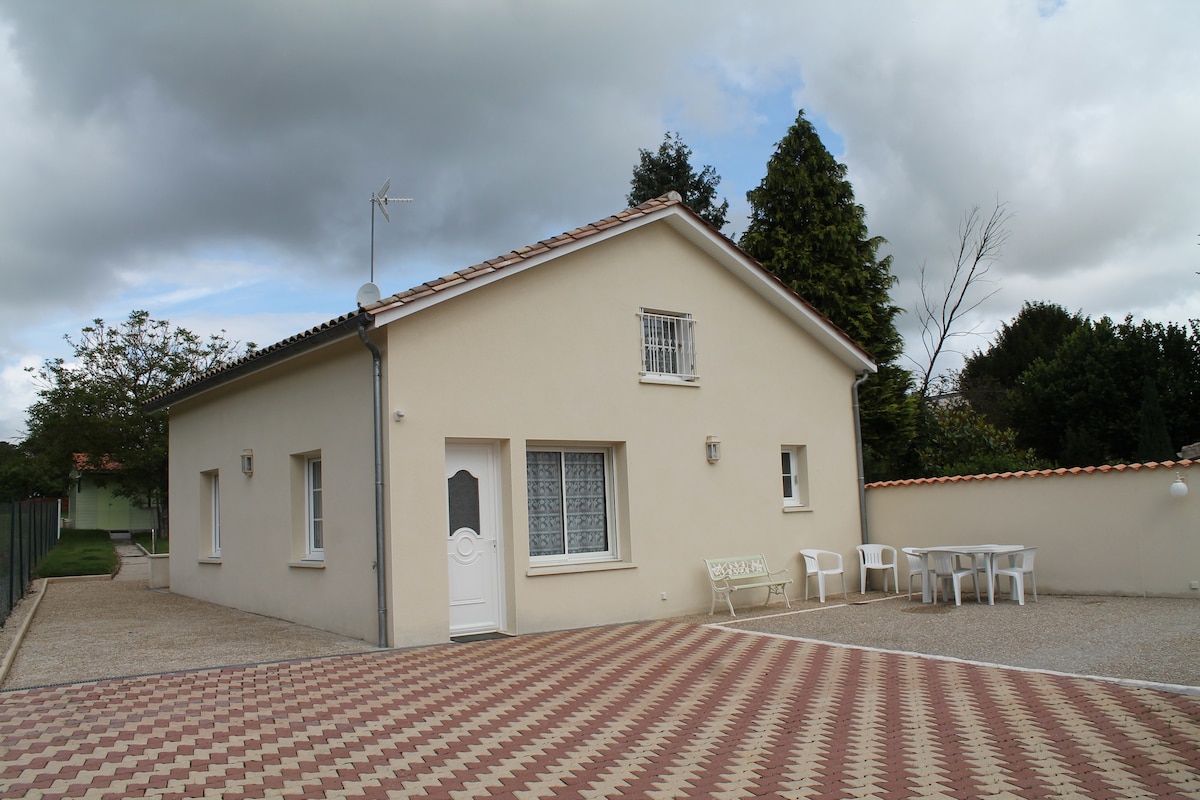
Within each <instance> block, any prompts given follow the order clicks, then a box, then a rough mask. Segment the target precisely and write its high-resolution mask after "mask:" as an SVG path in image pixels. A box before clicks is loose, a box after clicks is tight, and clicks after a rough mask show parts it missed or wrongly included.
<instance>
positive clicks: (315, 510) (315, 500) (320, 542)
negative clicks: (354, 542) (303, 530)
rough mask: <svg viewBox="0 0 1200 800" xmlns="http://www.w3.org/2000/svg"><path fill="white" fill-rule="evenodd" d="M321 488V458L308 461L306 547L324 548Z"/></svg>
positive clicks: (323, 512)
mask: <svg viewBox="0 0 1200 800" xmlns="http://www.w3.org/2000/svg"><path fill="white" fill-rule="evenodd" d="M322 494H323V493H322V490H321V459H319V458H314V459H312V460H311V461H309V462H308V536H309V542H308V549H309V550H310V551H318V550H323V549H325V534H324V530H325V525H324V520H325V510H324V508H323V506H324V503H323V502H322Z"/></svg>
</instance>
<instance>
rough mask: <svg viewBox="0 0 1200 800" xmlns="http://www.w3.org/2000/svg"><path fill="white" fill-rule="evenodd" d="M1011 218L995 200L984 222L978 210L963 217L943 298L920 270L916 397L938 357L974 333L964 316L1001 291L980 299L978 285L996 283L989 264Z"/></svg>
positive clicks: (1000, 249)
mask: <svg viewBox="0 0 1200 800" xmlns="http://www.w3.org/2000/svg"><path fill="white" fill-rule="evenodd" d="M1012 216H1013V215H1012V212H1010V211H1009V210H1008V204H1007V203H1002V202H1000V201H999V200H997V201H996V205H995V206H994V207H993V208H992V211H991V213H990V214H989V215H988V216H987V218H986V219H985V218H984V217H983V216H982V215H981V213H980V209H979V206H975V207H973V208H972V209H971V210H970V211H968V212H967V213H966V214H964V215H963V219H962V222H961V223H960V224H959V226H958V244H957V246H956V248H955V249H954V250H952V251H951V253H952V255H953V261H954V263H953V267H952V268H951V271H950V278H949V280H948V281H947V282H946V283H945V284H944V285H943V287H942V292H941V294H938V295H936V296H935V295H933V294H932V287H931V286H930V284H929V281H928V278H927V270H926V267H925V265H924V264H922V265H921V272H920V281H921V302H920V305H919V306H918V308H917V319H918V320H919V321H920V323H921V343H922V345H924V348H925V356H926V361H925V363H924V364H922V365H919V366H920V368H921V370H922V374H921V380H920V382H919V383H918V387H919V388H918V392H919V394H920V397H921V399H922V400H924V399H925V397H926V396H927V395H928V393H929V389H930V386H931V385H932V384H933V383H934V381H935V376H936V372H935V370H936V368H937V361H938V358H940V357H941V355H942V354H943V353H944V352H946V350H947V345H948V343H949V342H950V340H951V339H955V338H959V337H963V336H970V335H972V334H974V333H975V332H976V331H975V329H974V328H970V329H966V330H963V329H960V327H959V326H960V325H961V324H962V321H963V317H965V316H967V315H968V314H970V313H971V312H972V311H974V310H975V309H977V308H979V306H980V305H981V304H983V302H984V301H986V300H987V299H988V298H990V297H992V296H993V295H994V294H996V292H998V291H1000V289H999V288H998V287H997V288H993V289H991V290H990V291H985V292H984V293H983V294H982V295H980V294H979V292H980V290H982V289H983V288H984V287H983V286H981V284H992V283H994V281H993V280H991V279H990V278H988V277H987V275H988V272H989V271H990V270H991V267H992V264H994V263H995V262H996V261H998V260H999V258H1000V256H1001V254H1002V252H1003V251H1004V245H1005V243H1006V242H1007V241H1008V237H1009V236H1010V235H1011V233H1012V232H1011V231H1010V230H1009V229H1008V228H1007V227H1006V225H1007V224H1008V221H1009V220H1010V219H1012Z"/></svg>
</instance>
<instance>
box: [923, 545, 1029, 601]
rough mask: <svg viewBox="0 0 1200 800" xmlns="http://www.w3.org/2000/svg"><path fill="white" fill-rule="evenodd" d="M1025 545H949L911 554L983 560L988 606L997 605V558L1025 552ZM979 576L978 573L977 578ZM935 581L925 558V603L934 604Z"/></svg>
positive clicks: (928, 548) (927, 548)
mask: <svg viewBox="0 0 1200 800" xmlns="http://www.w3.org/2000/svg"><path fill="white" fill-rule="evenodd" d="M1024 549H1025V545H1023V544H948V545H942V546H939V547H913V548H910V550H911V552H913V553H916V554H917V555H919V556H921V557H922V558H925V557H926V556H928V555H929V554H930V553H933V552H938V553H953V554H954V555H956V556H971V558H972V559H975V558H982V559H983V564H984V568H985V569H986V571H987V585H988V587H987V590H988V591H987V595H988V605H989V606H994V605H996V596H995V590H996V556H1003V555H1009V554H1012V553H1015V552H1017V551H1018V550H1024ZM972 563H974V561H972ZM978 576H979V574H978V573H976V578H978ZM932 581H933V570H931V569H930V568H929V559H928V558H925V576H924V577H923V578H922V579H921V600H922V602H925V603H932V602H933V595H932V593H931V592H930V589H932V588H933V586H932Z"/></svg>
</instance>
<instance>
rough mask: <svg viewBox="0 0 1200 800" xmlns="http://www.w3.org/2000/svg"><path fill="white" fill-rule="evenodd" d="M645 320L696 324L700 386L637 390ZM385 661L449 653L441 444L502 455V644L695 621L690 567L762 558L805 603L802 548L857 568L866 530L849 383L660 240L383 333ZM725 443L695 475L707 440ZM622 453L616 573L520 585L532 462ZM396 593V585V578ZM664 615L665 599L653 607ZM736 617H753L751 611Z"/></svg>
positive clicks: (784, 328)
mask: <svg viewBox="0 0 1200 800" xmlns="http://www.w3.org/2000/svg"><path fill="white" fill-rule="evenodd" d="M642 307H647V308H654V309H660V310H666V311H673V312H687V313H690V314H692V315H693V316H694V317H695V318H696V319H697V321H698V322H697V333H696V337H697V350H698V368H699V372H700V374H701V379H700V381H699V386H698V387H691V386H677V385H653V384H646V383H642V382H640V381H639V375H638V369H639V359H640V323H639V318H638V311H639V309H640V308H642ZM386 330H387V334H388V340H387V341H388V352H389V356H390V365H391V370H390V380H389V389H388V394H389V403H390V406H389V410H396V409H400V410H403V411H404V414H405V416H404V418H403V420H401V421H398V422H397V421H392V420H390V419H389V422H388V428H387V437H388V438H389V441H390V461H389V475H390V476H391V485H390V496H391V497H392V499H393V502H392V505H391V509H390V517H389V525H390V529H391V536H392V540H393V542H395V547H394V549H393V551H392V558H391V562H390V564H389V569H390V571H391V574H393V575H394V576H396V580H395V581H394V587H395V589H394V594H393V596H392V603H391V605H392V607H393V609H394V613H393V617H394V625H393V631H394V637H395V643H397V644H416V643H422V642H430V641H441V640H444V639H445V637H446V635H447V634H446V630H447V624H448V611H447V609H446V605H445V601H444V598H445V597H446V596H447V581H448V579H447V571H446V569H445V567H444V566H441V567H440V568H437V566H435V568H429V569H426V568H423V567H421V566H420V565H444V563H445V561H446V555H445V553H446V543H445V538H446V510H445V507H444V499H443V498H444V497H445V494H446V485H445V477H444V474H443V464H444V449H445V444H446V442H447V441H448V440H477V441H493V442H497V443H499V448H500V458H501V472H502V476H503V481H504V485H503V487H502V494H503V496H504V497H505V498H506V501H507V502H506V506H505V508H504V510H503V528H504V530H503V544H502V551H503V555H504V557H505V559H506V562H505V563H506V570H505V575H504V583H505V595H506V600H507V603H506V607H507V624H506V629H507V630H509V631H510V632H513V633H526V632H531V631H544V630H551V629H557V628H567V627H577V626H583V625H594V624H600V623H606V622H615V621H624V620H637V619H647V618H654V617H663V616H670V615H675V614H682V613H686V612H695V611H698V610H706V609H707V608H708V605H709V598H710V595H709V587H708V582H707V579H706V577H705V574H704V568H703V562H702V559H703V558H705V557H718V556H730V555H739V554H742V553H749V552H765V553H766V555H767V557H768V561H769V563H770V564H771V566H772V568H775V569H779V568H785V567H786V568H788V569H790V570H791V572H792V575H793V577H794V578H795V580H796V583H795V584H794V586H793V587H792V593H793V594H801V593H802V592H803V588H802V584H801V579H802V576H803V567H802V562H801V561H800V559H799V558H798V555H797V551H798V550H799V549H800V548H802V547H812V546H816V547H824V548H828V549H835V550H838V551H840V552H843V553H844V554H845V556H846V558H847V560H848V563H850V562H851V559H852V557H853V553H854V550H853V548H854V545H855V544H857V543H858V541H859V536H860V533H859V531H860V526H859V518H858V505H857V483H856V479H857V470H856V463H855V446H854V431H853V416H852V408H851V384H852V383H853V379H854V374H853V372H852V370H851V369H850V368H849V367H848V366H846V365H845V364H843V363H842V362H840V361H837V360H836V359H835V358H834V357H833V356H832V355H831V354H830V353H829V351H828V350H826V349H824V348H823V347H821V346H819V345H818V344H816V343H815V342H814V341H813V340H812V339H811V338H810V337H808V336H807V335H806V334H804V333H802V332H801V331H800V330H799V329H798V328H797V327H796V326H795V325H794V324H793V323H792V322H790V321H789V320H787V319H786V318H785V317H784V316H783V315H782V314H780V313H779V312H777V311H775V310H774V309H772V308H771V307H769V306H767V305H766V304H765V303H763V302H762V301H761V299H760V298H759V297H757V296H756V295H753V294H752V293H751V292H750V291H749V290H748V289H747V287H746V286H745V285H744V284H743V283H742V282H741V281H740V280H738V279H736V278H735V277H733V275H731V274H730V273H729V272H727V271H725V270H724V269H723V268H721V267H719V266H717V265H715V264H714V263H713V262H711V261H709V260H708V259H707V258H705V257H704V256H702V255H701V254H700V253H699V251H697V250H696V249H695V248H694V247H693V246H692V245H690V244H688V243H687V242H685V241H684V240H683V239H682V238H681V237H680V236H678V235H677V234H676V233H675V232H673V231H672V230H671V229H669V228H668V227H667V226H665V225H658V226H650V227H648V228H643V229H640V230H637V231H634V232H630V233H627V234H624V235H622V236H620V237H616V238H614V239H611V240H609V241H607V242H604V243H601V244H598V245H594V246H592V247H589V248H586V249H583V250H581V251H579V252H576V253H574V254H571V255H569V256H565V257H562V258H560V259H557V260H556V261H553V262H551V263H549V264H546V265H543V266H539V267H535V268H534V269H532V270H529V271H527V272H525V273H522V274H519V275H513V276H510V277H507V278H505V279H504V280H501V281H499V282H496V283H494V284H492V285H490V286H486V287H484V288H481V289H476V290H474V291H472V292H470V293H468V294H466V295H463V296H461V297H459V298H455V299H453V300H450V301H448V302H445V303H443V304H442V305H440V306H436V307H433V308H429V309H427V310H424V311H422V312H420V313H418V314H416V315H414V316H412V317H408V318H404V319H401V320H398V321H396V322H394V323H392V324H390V325H389V326H388V327H387V329H386ZM709 435H713V436H717V437H719V438H720V440H721V442H722V457H721V460H720V461H719V462H718V463H717V464H709V463H707V461H706V460H705V452H704V443H705V438H706V436H709ZM533 441H557V442H566V443H575V442H587V443H591V442H596V443H614V444H617V445H619V448H618V461H619V463H620V464H621V465H623V467H622V469H620V470H619V474H618V476H617V482H618V488H619V491H620V492H621V494H620V498H619V503H618V516H619V517H620V522H621V524H622V525H623V526H624V529H623V530H622V535H623V537H625V538H626V540H627V543H628V547H627V548H626V549H625V551H624V552H623V553H622V556H623V558H624V562H625V563H622V564H620V565H610V566H620V567H622V568H620V569H612V568H608V569H598V570H597V569H593V570H586V571H585V570H580V571H567V572H560V571H553V570H539V569H531V568H530V566H529V549H528V541H527V530H528V526H527V519H526V517H527V511H526V489H525V446H526V443H527V442H533ZM792 444H797V445H805V446H806V447H807V457H808V474H809V491H810V497H811V510H809V511H805V512H796V513H784V512H783V510H782V498H781V479H780V447H781V446H782V445H792ZM401 576H402V577H401ZM664 593H665V595H666V600H663V599H661V598H662V596H663V594H664ZM742 602H751V603H754V602H761V599H759V598H757V597H755V598H749V599H748V601H742Z"/></svg>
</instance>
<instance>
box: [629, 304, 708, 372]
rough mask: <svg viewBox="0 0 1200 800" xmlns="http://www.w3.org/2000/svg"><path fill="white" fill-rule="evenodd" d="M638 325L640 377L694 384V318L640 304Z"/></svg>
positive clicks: (689, 315)
mask: <svg viewBox="0 0 1200 800" xmlns="http://www.w3.org/2000/svg"><path fill="white" fill-rule="evenodd" d="M638 322H639V325H640V328H641V342H642V369H641V375H642V378H643V379H647V380H652V381H653V380H657V381H660V382H671V383H687V384H695V383H696V382H697V381H699V380H700V375H699V373H698V372H697V370H696V320H695V319H693V318H692V315H691V314H684V313H679V312H674V311H657V310H654V309H648V308H643V309H641V311H639V312H638Z"/></svg>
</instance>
